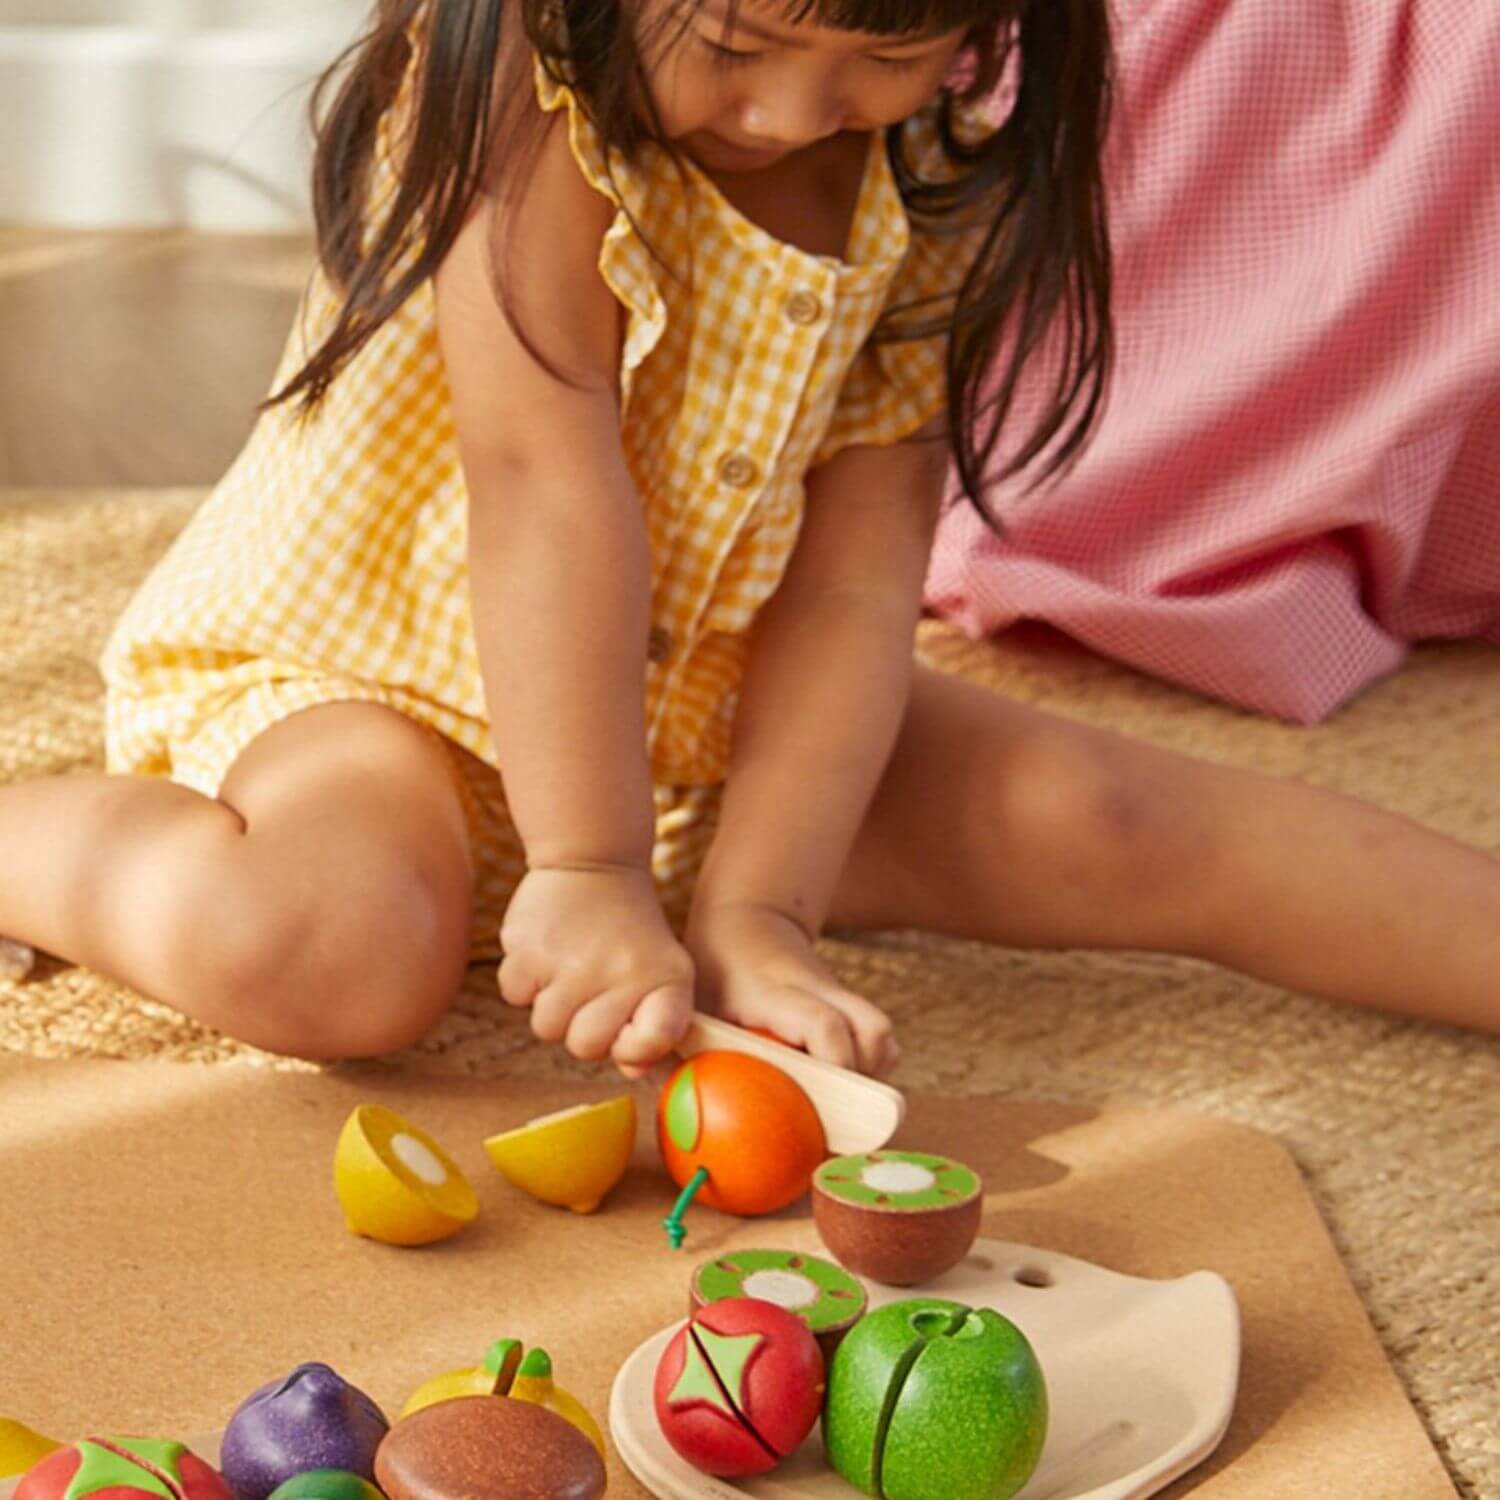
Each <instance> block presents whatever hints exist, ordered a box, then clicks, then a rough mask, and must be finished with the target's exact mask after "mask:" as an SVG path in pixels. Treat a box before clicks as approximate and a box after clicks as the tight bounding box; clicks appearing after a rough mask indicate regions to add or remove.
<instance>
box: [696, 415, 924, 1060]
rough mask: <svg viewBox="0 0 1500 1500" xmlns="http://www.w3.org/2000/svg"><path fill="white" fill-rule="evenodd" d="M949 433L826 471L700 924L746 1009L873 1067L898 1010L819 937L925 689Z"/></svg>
mask: <svg viewBox="0 0 1500 1500" xmlns="http://www.w3.org/2000/svg"><path fill="white" fill-rule="evenodd" d="M938 430H939V428H938V425H937V424H934V425H933V426H932V427H930V428H929V429H928V430H927V431H926V432H924V433H923V434H922V435H921V438H920V440H916V441H911V442H907V443H902V444H899V445H895V446H893V447H855V448H849V449H846V450H844V451H843V452H842V453H840V454H838V455H836V456H835V457H834V458H833V459H832V460H830V461H829V462H828V463H827V464H825V465H823V466H822V468H821V469H819V470H815V471H814V472H813V473H812V474H810V475H809V476H808V481H807V506H806V513H805V516H804V520H803V525H802V530H801V533H800V535H799V537H798V540H797V546H796V548H795V550H794V552H793V554H792V558H791V561H790V562H789V564H788V567H787V571H786V574H785V576H784V578H783V579H782V581H781V583H780V585H779V587H778V588H777V591H776V593H775V594H774V595H773V596H772V598H771V599H770V601H769V602H768V603H767V604H766V605H765V607H764V608H763V609H762V611H761V613H760V615H759V616H758V617H757V619H756V622H755V626H754V634H753V637H752V641H751V649H750V656H749V661H748V663H747V667H746V672H745V677H744V681H743V683H742V686H741V691H740V701H739V707H738V710H737V712H736V715H735V723H734V735H733V746H732V750H731V756H730V766H729V775H728V780H727V784H726V786H725V791H724V800H723V807H722V812H721V816H720V821H719V828H718V831H717V833H716V835H715V839H714V844H713V848H712V849H711V850H710V852H709V856H708V859H707V861H706V863H705V866H704V870H703V873H702V875H701V877H700V879H699V883H698V888H697V891H696V894H695V896H694V902H693V910H692V915H691V919H690V923H689V929H688V946H689V948H690V949H692V951H693V954H694V957H695V959H696V960H697V962H698V967H699V974H700V977H701V978H702V979H703V981H704V983H705V985H706V986H707V987H708V989H709V990H710V992H712V993H714V994H715V996H716V998H717V1001H718V1004H719V1006H720V1008H721V1009H723V1010H724V1011H725V1013H726V1014H728V1015H730V1017H731V1018H732V1019H735V1020H739V1021H741V1022H743V1023H745V1024H748V1025H763V1026H767V1027H769V1028H770V1029H772V1030H774V1031H777V1032H778V1033H779V1034H780V1035H782V1036H783V1037H784V1038H785V1039H786V1040H788V1041H793V1042H799V1043H802V1044H804V1045H807V1046H808V1047H809V1048H811V1049H812V1050H813V1051H815V1052H817V1053H819V1054H820V1055H823V1056H825V1057H828V1058H830V1059H831V1060H833V1061H837V1062H841V1063H844V1064H846V1065H849V1066H858V1067H861V1068H864V1069H865V1070H866V1071H879V1070H882V1069H883V1068H885V1067H887V1066H889V1064H890V1063H891V1062H892V1061H893V1060H894V1051H893V1048H892V1046H891V1038H890V1027H889V1024H888V1023H887V1022H886V1020H885V1018H884V1016H883V1015H881V1013H880V1012H879V1011H877V1010H876V1009H875V1007H874V1006H873V1005H870V1004H869V1003H868V1002H867V1001H864V1000H863V999H861V998H860V997H859V996H856V995H852V994H850V993H849V992H848V991H845V990H843V989H842V987H841V986H839V985H838V983H837V981H836V980H834V979H833V978H832V976H831V975H829V974H828V973H827V971H826V970H824V969H822V967H821V966H820V965H819V964H818V963H817V961H816V959H815V957H814V956H813V953H812V943H813V940H814V939H815V938H816V937H817V935H818V934H819V932H820V931H821V930H822V926H823V923H824V920H825V919H826V917H827V914H828V910H829V906H830V904H831V902H832V899H833V895H834V892H835V890H836V888H837V884H838V881H839V877H840V875H841V874H842V872H843V868H844V864H845V862H846V860H847V859H848V856H849V851H850V849H851V848H852V846H853V843H854V839H855V836H856V834H857V833H858V831H859V827H860V824H861V823H862V821H863V819H864V817H865V814H866V812H867V810H868V808H869V805H870V802H871V799H872V798H873V796H874V794H875V789H876V786H877V784H878V782H879V780H880V776H881V773H882V772H883V771H884V769H885V766H886V763H887V761H888V760H889V758H890V755H891V752H892V750H893V748H894V746H895V742H896V735H897V733H898V731H899V729H900V726H901V721H902V718H903V715H904V713H905V709H906V704H907V699H908V696H909V694H910V689H911V682H912V675H913V670H914V667H913V648H914V638H915V634H916V625H917V619H918V616H919V614H920V610H921V597H922V584H923V580H924V577H925V574H926V566H927V555H928V551H929V549H930V546H931V541H932V534H933V530H934V528H935V526H936V523H937V516H938V510H939V506H940V503H941V497H942V488H943V479H944V475H945V473H946V468H947V449H946V447H945V445H944V444H943V443H942V442H941V441H939V440H934V438H935V435H936V433H937V431H938Z"/></svg>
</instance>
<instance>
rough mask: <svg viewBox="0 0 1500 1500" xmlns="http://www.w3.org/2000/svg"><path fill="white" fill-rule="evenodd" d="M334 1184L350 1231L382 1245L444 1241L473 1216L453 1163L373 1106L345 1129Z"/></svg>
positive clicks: (471, 1200) (475, 1203)
mask: <svg viewBox="0 0 1500 1500" xmlns="http://www.w3.org/2000/svg"><path fill="white" fill-rule="evenodd" d="M333 1183H334V1188H335V1190H336V1191H337V1193H338V1198H339V1203H340V1204H341V1205H342V1206H343V1210H344V1218H345V1220H346V1221H347V1222H348V1225H349V1228H350V1229H352V1230H353V1231H354V1233H355V1234H362V1235H366V1236H368V1237H369V1238H370V1239H372V1240H383V1241H385V1243H386V1244H388V1245H427V1244H431V1243H432V1242H433V1241H434V1240H443V1239H447V1238H448V1236H449V1235H452V1234H457V1233H458V1231H459V1230H460V1229H462V1228H463V1227H464V1225H465V1224H467V1223H469V1222H470V1221H471V1220H472V1219H473V1218H474V1216H475V1215H476V1214H477V1213H478V1212H479V1199H478V1198H477V1197H475V1195H474V1189H473V1188H472V1187H471V1186H470V1185H469V1180H468V1178H467V1177H465V1176H464V1174H463V1173H462V1172H461V1171H460V1170H459V1168H458V1166H457V1164H456V1163H455V1162H454V1161H453V1158H452V1157H450V1156H449V1155H448V1153H447V1152H446V1151H444V1150H443V1148H442V1147H441V1146H439V1145H438V1143H437V1142H436V1141H435V1140H433V1139H432V1137H431V1136H430V1135H428V1134H426V1132H425V1131H422V1130H419V1129H418V1128H417V1127H416V1126H415V1125H413V1124H411V1123H409V1122H408V1121H406V1120H403V1119H402V1118H401V1116H400V1115H398V1114H396V1113H394V1112H393V1111H391V1110H389V1109H386V1108H385V1107H384V1106H382V1105H379V1104H361V1105H359V1106H358V1107H357V1108H356V1109H355V1110H354V1112H353V1113H352V1114H351V1115H350V1116H349V1118H348V1119H347V1120H346V1121H345V1122H344V1128H343V1131H342V1132H341V1133H340V1135H339V1143H338V1148H337V1150H336V1151H335V1152H334V1157H333Z"/></svg>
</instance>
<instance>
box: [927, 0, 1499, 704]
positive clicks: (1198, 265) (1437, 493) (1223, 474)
mask: <svg viewBox="0 0 1500 1500" xmlns="http://www.w3.org/2000/svg"><path fill="white" fill-rule="evenodd" d="M1116 14H1117V24H1118V30H1117V35H1116V47H1117V55H1118V61H1119V89H1118V94H1117V113H1116V118H1115V125H1114V130H1113V134H1112V138H1111V143H1110V151H1109V156H1108V160H1107V163H1106V170H1107V173H1108V177H1107V181H1108V184H1109V191H1110V208H1111V213H1112V222H1111V229H1112V234H1113V238H1114V243H1115V250H1116V256H1117V261H1116V266H1117V276H1118V281H1117V291H1116V303H1115V309H1116V326H1117V330H1118V341H1119V357H1118V366H1117V371H1116V376H1115V380H1114V384H1113V388H1112V390H1111V393H1110V398H1109V407H1108V410H1107V412H1106V415H1105V418H1104V421H1103V423H1102V425H1101V426H1100V428H1099V429H1098V435H1097V437H1096V439H1095V441H1094V443H1093V446H1092V448H1091V449H1090V450H1089V452H1088V453H1087V455H1086V456H1085V458H1084V459H1083V461H1082V462H1081V463H1080V464H1079V466H1078V467H1077V468H1076V469H1075V470H1074V471H1073V473H1072V474H1071V475H1069V476H1068V477H1067V478H1066V479H1064V480H1063V481H1062V483H1061V484H1060V485H1059V486H1058V487H1057V488H1055V489H1053V490H1051V491H1045V490H1043V491H1038V492H1036V493H1035V494H1033V495H1032V496H1031V497H1029V498H1022V497H1021V496H1020V494H1019V487H1018V486H1010V485H1008V486H1006V487H1005V488H1002V489H1001V490H1000V491H999V492H998V493H997V494H996V495H995V497H994V503H995V507H996V509H997V510H998V511H999V512H1000V513H1001V515H1002V516H1003V517H1004V519H1005V522H1006V525H1007V528H1008V534H1007V536H1006V538H1005V539H1004V540H999V539H997V538H996V537H994V536H993V534H991V533H989V532H988V531H987V530H986V529H985V527H984V526H983V524H982V523H981V522H980V521H979V519H978V518H977V517H976V516H974V515H973V513H972V511H971V508H970V507H969V506H968V505H967V504H965V505H962V506H960V507H956V508H954V509H953V510H951V511H950V512H949V514H948V515H947V516H946V518H945V520H944V523H943V526H942V528H941V530H940V533H939V539H938V545H937V548H936V551H935V554H934V558H933V564H932V569H931V574H930V577H929V581H928V593H927V604H928V607H929V608H930V609H931V610H932V611H934V612H935V613H938V614H940V615H944V616H947V617H949V618H951V619H953V620H955V621H957V622H958V623H960V624H961V625H962V626H963V628H964V629H965V630H967V631H968V632H969V633H970V634H972V635H975V636H978V635H983V634H986V633H989V632H992V631H997V630H1000V629H1003V628H1004V627H1005V626H1007V625H1009V624H1011V623H1012V622H1014V621H1015V620H1017V619H1020V618H1023V617H1030V618H1034V619H1041V620H1046V621H1048V622H1050V623H1052V624H1053V625H1056V626H1058V627H1059V628H1061V629H1062V630H1064V631H1066V632H1068V633H1069V634H1070V635H1072V636H1074V637H1075V638H1077V639H1078V640H1081V641H1083V642H1085V643H1086V644H1088V645H1090V646H1092V647H1093V648H1095V649H1097V650H1099V651H1102V652H1104V653H1106V654H1108V655H1110V656H1113V657H1116V658H1119V659H1121V660H1123V661H1126V662H1129V663H1131V664H1133V665H1135V666H1137V667H1140V668H1142V669H1144V670H1146V671H1148V672H1152V673H1155V674H1157V675H1159V676H1162V677H1165V678H1168V679H1170V680H1173V681H1175V682H1178V683H1182V684H1184V685H1186V686H1188V687H1192V688H1195V689H1197V690H1199V691H1201V692H1204V693H1207V694H1211V695H1214V696H1217V697H1220V698H1223V699H1227V700H1228V701H1229V702H1231V703H1236V704H1240V705H1243V706H1246V707H1249V708H1253V709H1258V710H1261V711H1264V712H1267V713H1271V714H1276V715H1279V716H1282V717H1284V718H1287V719H1292V720H1298V721H1303V722H1307V721H1312V720H1316V719H1319V718H1321V717H1323V716H1324V715H1326V714H1328V713H1329V712H1331V711H1332V710H1333V709H1334V708H1336V707H1337V706H1338V705H1339V704H1341V703H1343V702H1344V701H1346V700H1347V699H1348V698H1349V697H1351V696H1352V695H1353V694H1355V693H1357V692H1358V691H1359V690H1360V689H1361V688H1362V687H1363V686H1364V685H1365V684H1367V683H1369V682H1370V681H1371V680H1373V679H1374V678H1377V677H1379V676H1381V675H1382V674H1384V673H1387V672H1389V671H1391V670H1392V669H1393V668H1394V667H1396V666H1397V665H1398V664H1399V663H1400V661H1401V660H1402V657H1403V655H1404V654H1405V651H1406V647H1407V644H1408V643H1409V642H1412V641H1415V640H1419V639H1423V638H1432V637H1461V636H1473V637H1478V638H1481V639H1484V640H1488V641H1494V642H1500V0H1311V3H1310V0H1116ZM1037 373H1038V374H1039V375H1044V376H1047V378H1048V379H1050V376H1048V375H1047V372H1045V371H1039V372H1037ZM1045 383H1046V382H1045V381H1043V380H1039V381H1038V382H1037V387H1038V388H1042V387H1043V386H1044V385H1045Z"/></svg>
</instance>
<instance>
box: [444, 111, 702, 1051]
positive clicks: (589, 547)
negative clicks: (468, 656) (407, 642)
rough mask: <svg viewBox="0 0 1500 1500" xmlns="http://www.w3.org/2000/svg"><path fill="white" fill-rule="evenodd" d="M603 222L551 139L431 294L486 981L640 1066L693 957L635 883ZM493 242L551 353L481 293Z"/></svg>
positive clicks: (639, 863)
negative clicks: (502, 210)
mask: <svg viewBox="0 0 1500 1500" xmlns="http://www.w3.org/2000/svg"><path fill="white" fill-rule="evenodd" d="M612 212H613V210H612V206H611V205H610V204H609V202H608V200H606V199H604V198H603V197H601V196H600V195H599V194H598V193H596V192H595V191H594V190H593V189H592V188H591V187H589V186H588V185H587V183H585V182H584V180H583V178H582V176H581V175H580V173H579V171H578V168H577V167H576V166H575V165H574V163H573V161H572V159H571V155H570V153H569V149H568V145H567V140H566V135H565V132H564V131H563V130H560V129H554V130H553V131H552V132H551V134H550V135H549V137H548V138H547V140H546V142H545V143H544V145H543V148H542V153H541V158H540V160H539V162H538V164H537V168H536V172H535V175H534V176H533V177H532V178H531V180H530V182H529V184H528V190H527V193H526V196H525V198H524V200H523V202H522V203H521V204H520V205H519V208H518V210H516V214H517V217H516V221H515V227H514V230H513V232H512V233H510V235H509V236H508V237H507V236H506V235H505V234H504V228H505V226H504V225H501V226H500V230H501V232H500V234H499V235H498V237H497V236H496V235H495V234H494V233H493V231H492V228H491V224H490V222H489V221H490V219H491V217H492V215H491V214H490V213H489V212H488V210H487V207H486V206H484V205H481V211H480V212H478V213H476V214H475V216H474V217H473V219H472V220H471V221H470V223H469V225H468V227H467V228H466V229H465V231H464V233H463V234H462V236H461V237H460V239H459V241H458V243H457V244H456V245H455V247H454V249H453V251H452V253H451V254H450V256H449V257H448V260H447V261H446V262H445V264H444V266H443V268H442V270H441V271H440V273H439V275H438V278H437V299H438V325H439V333H440V336H441V339H442V347H443V355H444V359H445V361H446V364H447V370H448V379H449V384H450V387H451V392H452V402H453V412H454V418H455V421H456V423H457V427H458V445H459V452H460V455H461V458H462V462H463V467H464V476H465V479H466V480H467V483H468V488H469V516H468V520H469V577H470V596H471V601H472V607H473V615H474V632H475V636H476V639H477V643H478V652H479V663H480V670H481V673H482V675H483V679H484V690H485V698H486V702H487V704H488V708H489V714H490V723H491V728H492V733H493V735H494V741H495V748H496V751H497V753H498V757H499V763H500V771H501V775H502V777H503V779H504V782H505V795H506V800H507V802H508V803H509V806H510V812H511V817H512V819H513V820H514V822H515V826H516V830H517V832H518V833H519V834H520V837H521V842H522V845H523V846H524V848H525V851H526V864H527V873H526V875H525V877H524V878H523V879H522V881H521V883H520V885H519V886H518V887H517V889H516V891H515V892H514V893H513V895H512V897H511V900H510V903H509V905H508V906H507V908H506V913H505V920H504V923H503V925H502V927H501V932H500V942H501V946H502V947H503V949H504V952H505V958H504V961H503V962H502V964H501V966H500V971H499V975H498V979H499V986H500V993H501V995H502V996H503V997H504V998H505V999H506V1001H508V1002H509V1003H510V1004H512V1005H518V1006H525V1007H529V1009H530V1011H531V1029H532V1030H533V1031H534V1032H535V1033H536V1034H537V1036H539V1037H541V1038H542V1039H543V1040H544V1041H556V1042H562V1043H564V1044H565V1045H566V1047H567V1048H568V1050H569V1051H570V1052H572V1053H573V1054H574V1056H576V1057H581V1058H589V1059H593V1058H603V1057H606V1056H609V1057H612V1058H613V1059H614V1060H615V1062H616V1063H618V1064H619V1065H620V1067H621V1068H622V1069H623V1070H625V1071H626V1072H629V1073H632V1074H635V1073H639V1072H640V1071H641V1070H643V1069H644V1068H646V1067H647V1066H648V1065H650V1064H651V1063H653V1062H655V1061H657V1060H658V1059H659V1058H661V1057H663V1056H665V1055H666V1054H667V1053H668V1052H669V1051H670V1050H671V1049H672V1047H673V1046H674V1045H675V1044H676V1042H677V1041H678V1039H679V1038H680V1037H681V1035H682V1033H683V1031H684V1030H685V1028H686V1027H687V1024H688V1022H689V1020H690V1019H691V1017H692V1010H693V965H692V960H691V959H690V958H689V956H688V954H687V952H686V951H685V950H684V949H683V947H682V946H681V945H680V944H679V943H678V942H677V940H676V938H675V937H674V936H673V934H672V930H671V928H670V926H669V925H668V924H667V920H666V918H665V916H664V915H663V914H662V910H661V904H660V901H659V899H658V896H657V892H656V887H655V884H654V882H653V880H652V875H651V850H652V844H653V841H654V832H655V830H654V806H653V801H652V795H651V768H650V763H649V759H648V756H647V751H646V727H645V679H646V640H647V632H648V624H649V616H650V596H651V566H650V553H649V549H648V546H647V540H646V530H645V519H644V515H643V512H642V508H641V502H640V499H639V497H638V495H637V492H636V489H635V485H634V483H633V482H632V480H631V477H630V474H629V472H628V469H627V466H626V464H625V458H624V453H623V450H622V448H621V444H620V413H619V401H618V394H617V371H618V369H619V358H620V310H619V307H618V304H617V303H616V302H615V300H614V297H613V295H612V294H611V293H610V291H609V289H608V287H607V286H606V285H605V284H604V282H603V280H602V278H601V277H600V274H599V270H598V255H599V244H600V241H601V239H602V237H603V234H604V231H605V229H606V228H607V226H608V224H609V222H610V219H611V217H612ZM497 245H498V246H500V247H508V252H509V259H508V262H507V263H506V265H505V271H506V272H507V273H508V281H507V285H508V286H509V288H510V291H511V295H512V298H513V306H514V308H515V310H516V312H517V315H518V318H519V321H520V324H521V327H522V328H523V329H524V330H525V332H526V333H527V335H528V336H529V338H530V339H531V340H532V341H533V342H534V343H535V344H536V345H538V346H539V348H540V349H541V351H542V352H543V353H544V355H545V356H546V362H544V361H543V360H539V359H538V358H537V357H536V356H535V355H534V354H533V353H532V352H531V351H530V350H529V349H528V348H527V347H526V344H525V342H524V341H523V340H522V339H521V338H520V337H518V335H517V333H516V331H515V329H513V328H512V327H511V325H510V324H509V322H507V320H506V318H505V316H504V314H503V313H502V311H501V309H500V307H499V306H498V305H497V302H496V297H495V292H494V287H493V284H492V279H493V278H492V274H491V271H492V263H493V261H494V259H495V255H496V247H497ZM548 363H550V364H552V365H553V366H555V367H556V368H555V369H549V368H548V367H547V366H548Z"/></svg>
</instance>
